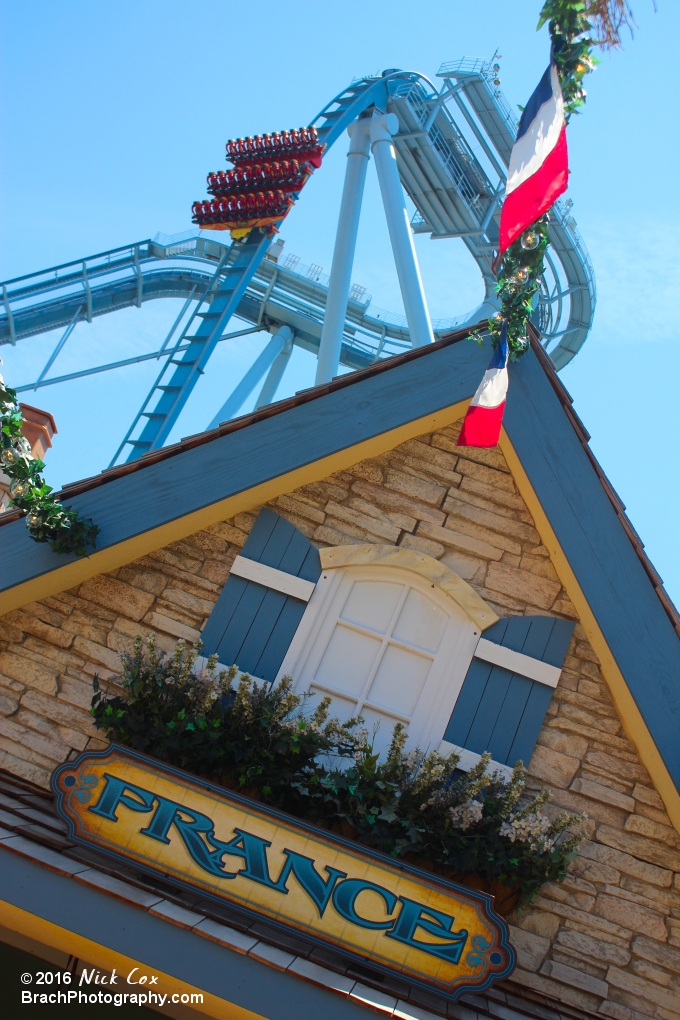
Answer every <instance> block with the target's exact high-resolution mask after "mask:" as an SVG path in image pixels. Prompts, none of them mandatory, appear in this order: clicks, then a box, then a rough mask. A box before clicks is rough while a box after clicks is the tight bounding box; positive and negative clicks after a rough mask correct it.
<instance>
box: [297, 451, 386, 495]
mask: <svg viewBox="0 0 680 1020" xmlns="http://www.w3.org/2000/svg"><path fill="white" fill-rule="evenodd" d="M347 470H348V471H349V473H350V474H351V475H356V477H357V478H363V479H365V481H367V482H374V483H375V484H376V485H382V483H383V472H382V468H381V466H380V464H377V463H376V462H375V461H371V460H365V461H362V462H361V463H359V464H353V465H352V467H351V468H348V469H347ZM316 484H319V485H322V484H324V483H322V482H319V483H316ZM308 488H309V486H308ZM338 488H339V487H338ZM345 491H346V490H345ZM328 498H329V497H328V496H327V497H326V499H328ZM331 498H332V499H339V498H341V496H340V494H336V495H334V496H331Z"/></svg>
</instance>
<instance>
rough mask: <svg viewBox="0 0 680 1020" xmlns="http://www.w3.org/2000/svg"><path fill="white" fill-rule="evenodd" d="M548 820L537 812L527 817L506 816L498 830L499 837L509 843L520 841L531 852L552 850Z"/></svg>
mask: <svg viewBox="0 0 680 1020" xmlns="http://www.w3.org/2000/svg"><path fill="white" fill-rule="evenodd" d="M550 827H551V822H550V819H549V818H547V817H546V816H545V815H542V814H539V813H538V812H531V813H530V814H527V815H521V814H520V815H512V814H511V815H508V817H507V818H506V819H505V820H504V821H503V823H502V825H501V828H500V835H501V836H505V838H506V839H509V840H510V842H511V843H514V842H515V840H520V841H521V842H522V843H528V844H529V846H530V847H531V849H532V850H552V848H553V846H554V845H555V839H554V837H552V838H551V836H550V835H549V831H550Z"/></svg>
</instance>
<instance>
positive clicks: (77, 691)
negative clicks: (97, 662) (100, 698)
mask: <svg viewBox="0 0 680 1020" xmlns="http://www.w3.org/2000/svg"><path fill="white" fill-rule="evenodd" d="M95 672H96V670H95ZM92 693H93V691H92V684H91V683H83V682H82V681H80V680H73V679H71V678H70V677H62V679H61V682H60V685H59V701H65V702H66V703H67V704H68V705H75V706H76V707H77V708H84V709H85V711H86V712H87V711H89V709H90V704H91V703H92Z"/></svg>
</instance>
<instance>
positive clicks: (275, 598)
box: [201, 509, 321, 682]
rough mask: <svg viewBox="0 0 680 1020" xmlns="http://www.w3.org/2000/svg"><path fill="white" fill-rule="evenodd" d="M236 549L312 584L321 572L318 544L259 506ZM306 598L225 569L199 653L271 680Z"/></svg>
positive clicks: (290, 639)
mask: <svg viewBox="0 0 680 1020" xmlns="http://www.w3.org/2000/svg"><path fill="white" fill-rule="evenodd" d="M241 555H242V556H244V557H245V558H246V559H249V560H255V561H257V562H258V563H264V564H265V565H266V566H268V567H275V568H276V569H277V570H282V571H284V573H286V574H293V575H295V576H296V577H301V578H303V579H304V580H305V581H312V582H313V583H314V584H316V582H317V581H318V580H319V577H320V576H321V562H320V560H319V553H318V550H317V549H315V548H314V546H313V545H312V543H311V542H310V541H309V539H308V538H306V537H305V536H304V535H303V534H302V532H301V531H298V529H297V528H295V527H293V525H292V524H290V523H289V522H288V521H286V520H284V518H283V517H279V515H278V514H275V513H273V512H272V511H271V510H267V509H264V510H260V513H259V514H258V517H257V520H256V521H255V524H254V525H253V529H252V531H251V532H250V535H249V536H248V540H247V541H246V544H245V545H244V547H243V550H242V552H241ZM306 605H307V603H306V602H303V601H301V600H300V599H296V598H294V597H293V596H292V595H284V594H283V593H282V592H280V591H274V590H273V589H271V588H266V587H264V586H263V585H261V584H257V583H256V582H255V581H248V580H245V578H242V577H236V576H235V575H231V576H229V577H228V578H227V583H226V584H225V586H224V588H223V589H222V594H221V595H220V597H219V599H218V600H217V603H216V605H215V608H214V609H213V611H212V613H211V614H210V617H209V619H208V622H207V623H206V625H205V630H204V631H203V634H202V635H201V639H202V641H203V654H204V655H213V654H217V656H218V659H219V661H220V662H221V663H223V664H224V665H227V666H230V665H232V663H235V664H236V665H237V666H238V668H239V669H240V670H241V671H242V672H244V673H251V674H252V675H253V676H256V677H259V678H260V679H261V680H268V681H270V682H271V681H273V680H274V678H275V677H276V674H277V673H278V671H279V668H280V666H281V663H282V662H283V659H284V656H285V654H286V652H287V651H288V646H289V645H290V643H291V641H292V640H293V635H294V634H295V631H296V630H297V628H298V624H299V623H300V620H301V619H302V615H303V613H304V611H305V607H306Z"/></svg>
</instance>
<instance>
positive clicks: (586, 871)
mask: <svg viewBox="0 0 680 1020" xmlns="http://www.w3.org/2000/svg"><path fill="white" fill-rule="evenodd" d="M569 873H570V874H572V873H573V874H575V875H580V876H581V878H585V879H587V880H588V881H589V882H606V883H608V884H609V885H616V884H617V882H619V880H620V878H621V875H620V874H619V872H618V871H617V870H616V869H615V868H610V867H609V865H608V864H599V863H598V862H597V861H589V860H588V858H587V857H583V856H582V855H581V854H578V855H577V856H576V857H575V858H574V860H573V861H572V862H571V864H570V866H569Z"/></svg>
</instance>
